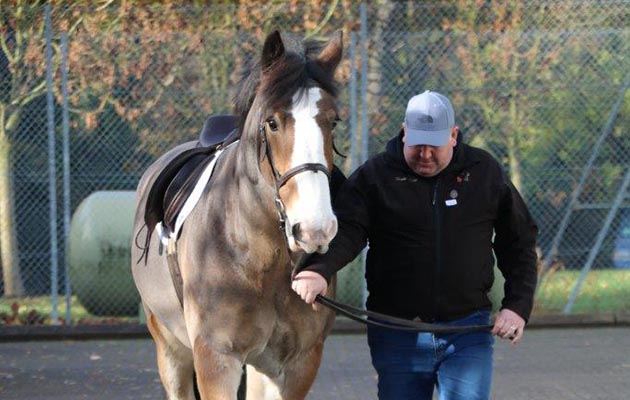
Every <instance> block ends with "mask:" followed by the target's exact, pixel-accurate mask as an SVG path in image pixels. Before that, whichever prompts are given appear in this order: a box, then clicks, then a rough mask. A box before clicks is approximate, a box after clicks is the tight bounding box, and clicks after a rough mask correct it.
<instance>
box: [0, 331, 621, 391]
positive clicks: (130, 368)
mask: <svg viewBox="0 0 630 400" xmlns="http://www.w3.org/2000/svg"><path fill="white" fill-rule="evenodd" d="M326 343H327V344H326V349H325V354H324V359H323V362H322V366H321V368H320V371H319V374H318V377H317V380H316V382H315V384H314V386H313V389H312V391H311V394H310V395H309V397H308V399H309V400H331V399H340V400H354V399H356V400H372V399H376V374H375V373H374V370H373V369H372V367H371V365H370V361H369V354H368V348H367V344H366V342H365V336H364V335H363V334H348V335H340V334H335V335H332V336H330V337H329V339H328V340H327V342H326ZM164 398H165V395H164V393H163V391H162V388H161V385H160V382H159V378H158V373H157V369H156V365H155V350H154V347H153V343H152V341H151V340H150V339H124V340H83V341H76V340H69V341H40V342H34V341H28V342H6V343H0V399H3V400H13V399H19V400H44V399H46V400H57V399H58V400H62V399H63V400H78V399H96V400H100V399H103V400H105V399H107V400H117V399H164ZM492 398H493V399H510V400H518V399H523V400H532V399H541V400H542V399H545V400H549V399H559V400H571V399H591V400H592V399H606V400H615V399H618V400H626V399H630V327H628V326H620V327H603V328H573V329H566V328H562V329H530V330H528V331H527V332H526V335H525V337H524V340H523V341H522V342H521V343H520V344H519V345H517V346H512V345H510V344H509V343H507V342H503V341H501V342H497V344H496V346H495V368H494V382H493V387H492Z"/></svg>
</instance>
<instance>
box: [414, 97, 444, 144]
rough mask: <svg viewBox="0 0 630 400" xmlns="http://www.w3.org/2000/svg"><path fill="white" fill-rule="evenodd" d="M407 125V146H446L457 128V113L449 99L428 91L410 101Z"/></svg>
mask: <svg viewBox="0 0 630 400" xmlns="http://www.w3.org/2000/svg"><path fill="white" fill-rule="evenodd" d="M405 125H406V127H407V136H406V139H405V143H406V145H407V146H417V145H429V146H444V145H445V144H447V143H448V140H449V138H450V135H451V130H452V129H453V127H454V126H455V111H453V106H452V105H451V102H450V101H449V99H447V98H446V97H445V96H442V95H441V94H439V93H437V92H432V91H430V90H427V91H425V92H424V93H421V94H419V95H416V96H413V97H412V98H411V99H410V100H409V103H408V104H407V111H406V112H405Z"/></svg>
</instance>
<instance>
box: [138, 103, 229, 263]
mask: <svg viewBox="0 0 630 400" xmlns="http://www.w3.org/2000/svg"><path fill="white" fill-rule="evenodd" d="M239 137H240V132H239V130H238V129H237V117H236V116H234V115H214V116H210V117H209V118H208V119H207V120H206V122H205V123H204V125H203V128H202V129H201V132H200V133H199V139H198V140H197V145H196V146H195V147H193V148H191V149H188V150H185V151H183V152H182V153H180V154H178V155H177V156H176V157H175V158H173V159H172V160H171V161H170V162H169V163H168V164H167V165H166V166H165V167H164V169H163V170H162V171H160V173H159V175H158V176H157V178H156V179H155V181H154V182H153V184H152V186H151V189H150V190H149V195H148V196H147V203H146V206H145V210H144V222H145V224H146V226H147V236H146V239H145V245H144V248H143V250H144V251H143V253H142V255H143V257H144V258H145V262H146V256H147V254H148V245H149V242H150V240H151V234H152V233H153V231H154V229H155V226H156V225H157V224H158V223H160V222H162V225H163V227H164V228H166V229H168V230H169V231H170V232H173V231H174V229H175V221H176V219H177V215H178V214H179V212H180V211H181V209H182V207H183V206H184V203H185V202H186V199H187V198H188V197H189V196H190V193H191V192H192V190H193V189H194V187H195V184H196V183H197V180H198V179H199V176H200V175H201V174H202V172H203V171H204V170H205V168H206V167H207V166H208V163H210V162H211V161H212V160H213V158H214V154H215V153H216V151H217V150H219V149H221V148H225V147H226V146H228V145H229V144H231V143H233V142H235V141H236V140H238V139H239Z"/></svg>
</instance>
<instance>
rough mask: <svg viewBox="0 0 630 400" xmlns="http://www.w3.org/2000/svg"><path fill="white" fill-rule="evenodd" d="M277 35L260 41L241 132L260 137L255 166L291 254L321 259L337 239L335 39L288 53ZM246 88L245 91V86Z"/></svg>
mask: <svg viewBox="0 0 630 400" xmlns="http://www.w3.org/2000/svg"><path fill="white" fill-rule="evenodd" d="M290 45H291V43H289V42H287V41H286V40H285V41H283V39H282V37H281V36H280V34H279V33H278V32H273V33H272V34H270V35H269V36H268V37H267V39H266V40H265V44H264V47H263V52H262V58H261V62H260V69H259V74H258V81H257V82H255V84H252V83H251V82H250V83H249V86H250V88H252V89H253V87H254V86H255V87H256V89H255V91H253V90H252V93H251V94H250V97H249V99H248V100H247V102H246V104H245V105H244V106H243V107H241V109H240V110H239V103H238V102H237V105H236V109H237V112H239V111H240V112H241V115H246V117H245V118H244V122H243V124H244V125H245V126H244V130H247V129H248V126H249V129H250V130H253V129H254V126H256V129H257V130H258V133H259V141H258V150H259V157H258V159H259V166H260V170H261V171H262V172H263V175H264V176H265V177H266V179H267V181H269V182H270V183H271V185H272V186H273V187H274V190H275V192H276V203H277V207H278V211H279V212H280V214H283V213H284V215H283V217H284V218H285V219H286V221H285V233H286V236H287V239H288V242H289V247H290V249H291V250H292V251H298V250H300V249H301V250H304V251H306V252H308V253H312V252H315V251H318V252H325V251H326V250H327V249H328V243H329V242H330V241H331V240H332V238H333V237H334V236H335V234H336V233H337V219H336V217H335V215H334V214H333V211H332V207H331V199H330V188H329V178H330V171H331V170H332V168H333V136H332V135H333V129H334V127H335V124H336V121H337V120H338V114H337V108H336V104H335V96H336V88H335V85H334V79H333V75H334V72H335V69H336V68H337V65H338V64H339V61H340V60H341V53H342V41H341V33H337V34H336V35H335V36H334V37H333V38H332V39H331V40H330V41H329V42H328V43H327V44H326V45H325V46H323V47H321V46H319V47H317V46H316V45H315V44H314V43H304V50H303V51H296V50H294V49H293V48H291V47H290ZM245 87H247V84H246V85H245Z"/></svg>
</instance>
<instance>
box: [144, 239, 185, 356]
mask: <svg viewBox="0 0 630 400" xmlns="http://www.w3.org/2000/svg"><path fill="white" fill-rule="evenodd" d="M151 242H152V243H151V247H154V246H155V247H157V242H158V241H157V240H155V239H152V240H151ZM132 272H133V278H134V280H135V282H136V287H137V288H138V292H140V297H141V298H142V302H143V303H144V304H145V306H146V307H148V308H149V310H150V311H151V312H152V313H153V314H155V316H156V317H157V318H158V319H159V320H160V322H162V324H164V325H165V326H166V328H167V329H168V330H169V331H170V332H172V333H173V334H174V335H175V336H176V337H177V338H178V339H179V340H180V341H181V342H182V343H183V344H184V345H185V346H186V347H189V348H191V345H190V339H189V338H188V332H187V330H186V321H185V320H184V312H183V310H182V307H181V305H180V304H179V300H178V298H177V293H176V292H175V286H174V284H173V280H172V279H171V275H170V272H169V269H168V264H167V262H166V257H165V256H159V255H158V254H157V248H156V249H151V251H150V252H149V257H148V260H147V263H146V265H145V263H144V262H143V261H141V262H140V263H138V264H134V265H133V266H132Z"/></svg>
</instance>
